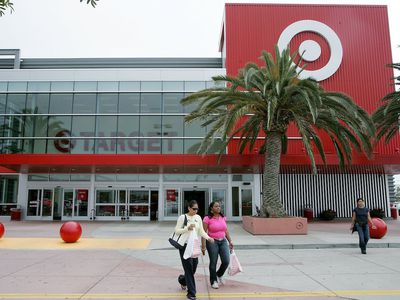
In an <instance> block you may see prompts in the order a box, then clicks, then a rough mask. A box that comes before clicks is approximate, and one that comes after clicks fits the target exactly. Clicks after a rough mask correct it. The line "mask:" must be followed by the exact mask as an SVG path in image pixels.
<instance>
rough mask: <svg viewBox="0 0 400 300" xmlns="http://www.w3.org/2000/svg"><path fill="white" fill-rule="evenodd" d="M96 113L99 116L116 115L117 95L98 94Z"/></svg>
mask: <svg viewBox="0 0 400 300" xmlns="http://www.w3.org/2000/svg"><path fill="white" fill-rule="evenodd" d="M97 99H98V104H97V105H98V110H97V111H98V112H99V113H100V114H107V113H116V112H117V111H118V94H98V96H97Z"/></svg>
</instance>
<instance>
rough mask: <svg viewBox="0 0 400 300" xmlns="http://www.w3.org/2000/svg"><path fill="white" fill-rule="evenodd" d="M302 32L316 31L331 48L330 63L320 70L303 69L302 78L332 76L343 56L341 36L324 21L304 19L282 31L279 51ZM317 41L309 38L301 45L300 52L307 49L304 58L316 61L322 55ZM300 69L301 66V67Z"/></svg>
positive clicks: (319, 79) (317, 78)
mask: <svg viewBox="0 0 400 300" xmlns="http://www.w3.org/2000/svg"><path fill="white" fill-rule="evenodd" d="M301 32H314V33H317V34H319V35H320V36H322V37H323V38H324V39H325V40H326V42H327V43H328V45H329V48H330V52H331V53H330V58H329V61H328V63H327V64H326V65H325V66H323V67H322V68H321V69H318V70H312V71H309V70H303V72H302V73H301V74H300V76H299V77H300V78H303V79H304V78H309V77H311V78H314V79H315V80H317V81H322V80H325V79H327V78H329V77H331V76H332V75H333V74H335V72H336V71H337V70H338V69H339V67H340V64H341V63H342V58H343V48H342V43H341V42H340V39H339V37H338V36H337V34H336V32H335V31H333V29H332V28H330V27H329V26H327V25H326V24H324V23H321V22H318V21H314V20H302V21H297V22H294V23H292V24H290V25H289V26H288V27H286V28H285V30H283V31H282V33H281V35H280V37H279V40H278V48H279V51H281V52H282V51H283V50H284V49H286V48H287V47H288V45H289V43H290V41H291V40H292V39H293V38H294V37H295V36H296V35H297V34H299V33H301ZM316 44H317V45H318V43H317V42H315V41H311V40H307V41H304V42H303V43H302V44H301V45H300V47H299V53H300V54H302V52H303V51H304V50H305V51H306V52H305V53H304V57H303V58H304V60H306V61H314V60H316V59H317V58H318V57H320V55H321V47H320V45H318V47H317V46H316ZM299 71H300V68H299Z"/></svg>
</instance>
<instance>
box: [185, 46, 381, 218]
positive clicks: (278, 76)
mask: <svg viewBox="0 0 400 300" xmlns="http://www.w3.org/2000/svg"><path fill="white" fill-rule="evenodd" d="M261 59H262V61H263V63H264V64H265V66H261V67H259V66H258V65H256V64H254V63H249V64H247V65H246V66H245V68H244V69H242V70H241V71H240V72H239V75H238V76H237V77H233V76H216V77H213V80H214V81H220V82H223V83H225V84H226V86H225V87H214V88H210V89H205V90H202V91H199V92H196V93H194V94H192V95H190V96H188V97H186V98H184V99H183V100H182V104H183V105H189V104H192V103H197V105H198V106H197V108H196V109H195V110H194V111H192V112H191V113H190V114H189V115H187V116H186V117H185V121H186V122H192V121H200V122H201V124H202V126H208V127H210V130H209V132H208V133H207V135H206V136H205V137H204V139H203V141H202V144H201V146H200V147H199V150H198V153H207V152H208V149H210V148H211V147H212V146H213V144H214V141H216V140H218V141H219V143H220V147H219V149H220V152H219V153H220V155H222V153H223V152H224V151H225V149H226V146H227V144H228V143H229V142H230V141H231V140H232V139H233V138H234V137H236V138H237V137H240V139H239V153H242V152H243V151H244V150H245V148H246V147H247V148H248V149H249V150H250V151H252V150H253V148H254V145H255V143H256V141H257V139H258V140H260V138H258V134H259V132H261V131H263V132H264V133H265V138H262V140H261V141H262V147H260V149H259V153H262V154H264V155H265V164H264V183H263V203H262V209H261V214H262V215H263V216H267V217H268V216H276V217H282V216H284V215H285V214H286V212H285V210H284V208H283V206H282V203H281V200H280V196H279V168H280V159H281V153H282V152H283V153H284V152H285V151H286V148H287V143H288V137H287V130H288V126H289V125H291V124H293V125H294V126H296V127H297V129H298V133H299V135H300V136H301V138H302V142H303V144H304V148H305V150H306V152H307V154H308V157H309V159H310V161H311V165H312V169H313V172H314V173H316V162H315V157H314V151H317V152H318V153H319V154H320V156H321V158H322V160H323V161H324V163H325V154H324V147H323V145H322V142H321V139H320V137H319V133H320V132H321V131H324V132H326V133H327V134H328V136H329V138H330V140H331V142H332V143H333V145H334V147H335V149H336V153H337V155H338V158H339V161H340V166H342V167H343V166H344V164H345V163H350V162H351V160H352V150H353V148H354V149H355V150H357V151H359V152H361V151H364V152H365V153H366V154H367V155H370V154H371V152H372V146H371V142H370V136H373V135H374V126H373V123H372V121H371V119H370V117H369V115H368V114H367V113H366V112H365V111H364V110H363V109H362V108H361V107H359V106H358V105H357V104H355V103H354V102H353V100H352V99H351V98H350V97H348V96H346V95H344V94H341V93H337V92H326V91H325V90H324V89H323V88H322V87H321V86H320V85H319V84H318V83H317V82H316V81H315V80H313V79H311V78H308V79H300V78H299V74H300V73H301V70H302V69H303V68H301V67H300V71H297V67H299V63H300V61H301V57H298V55H297V53H295V54H293V55H292V56H291V55H290V50H289V49H286V50H284V51H282V53H281V52H280V51H279V50H278V48H277V47H275V59H274V58H273V56H272V55H271V54H270V53H267V52H265V51H263V52H262V56H261ZM296 60H297V61H296ZM240 120H241V121H243V122H242V123H239V121H240ZM221 141H222V142H221Z"/></svg>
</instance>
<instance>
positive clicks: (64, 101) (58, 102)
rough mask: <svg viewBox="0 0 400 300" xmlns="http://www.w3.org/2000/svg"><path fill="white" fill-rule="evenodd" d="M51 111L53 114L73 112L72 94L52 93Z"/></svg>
mask: <svg viewBox="0 0 400 300" xmlns="http://www.w3.org/2000/svg"><path fill="white" fill-rule="evenodd" d="M49 112H50V113H51V114H70V113H72V94H51V95H50V111H49Z"/></svg>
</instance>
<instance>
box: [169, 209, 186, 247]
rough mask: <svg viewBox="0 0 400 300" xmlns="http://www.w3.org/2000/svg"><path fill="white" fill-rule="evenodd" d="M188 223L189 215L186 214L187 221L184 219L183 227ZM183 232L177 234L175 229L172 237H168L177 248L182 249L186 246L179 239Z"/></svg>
mask: <svg viewBox="0 0 400 300" xmlns="http://www.w3.org/2000/svg"><path fill="white" fill-rule="evenodd" d="M186 225H187V217H186V215H185V221H183V227H182V228H184V227H185V226H186ZM181 235H182V234H176V233H175V231H174V232H173V233H172V235H171V237H170V238H169V239H168V241H169V243H170V244H171V245H172V246H174V247H175V248H176V249H180V250H182V249H183V248H184V246H182V245H181V244H179V239H180V238H181Z"/></svg>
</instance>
